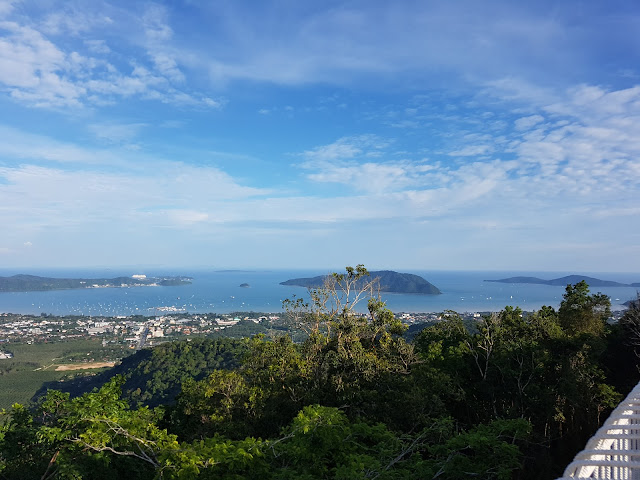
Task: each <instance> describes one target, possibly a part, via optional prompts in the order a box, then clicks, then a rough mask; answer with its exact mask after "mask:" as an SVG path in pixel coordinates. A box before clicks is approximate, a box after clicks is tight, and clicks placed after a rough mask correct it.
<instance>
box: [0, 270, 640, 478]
mask: <svg viewBox="0 0 640 480" xmlns="http://www.w3.org/2000/svg"><path fill="white" fill-rule="evenodd" d="M366 278H367V272H366V270H365V269H364V268H363V267H360V266H359V267H357V268H356V269H348V270H347V272H346V273H345V274H342V275H338V276H337V277H336V279H337V281H336V282H335V284H334V287H333V288H328V289H324V290H320V291H316V292H315V293H314V296H313V299H312V303H311V305H305V304H304V303H303V302H299V301H296V302H289V303H288V306H289V312H288V320H289V322H290V324H291V325H292V326H295V327H297V328H299V329H301V330H303V331H304V332H305V333H306V340H305V341H304V342H302V343H294V342H293V341H292V340H291V337H290V336H289V335H283V336H281V337H279V338H276V339H273V340H268V339H267V338H265V337H262V336H257V337H254V338H253V339H251V340H250V341H245V342H233V341H225V342H222V341H216V342H210V341H202V342H199V343H196V342H191V343H186V342H181V343H176V344H172V345H166V346H162V347H161V348H156V349H154V350H152V351H150V352H148V353H142V352H141V353H139V354H138V355H137V356H134V357H131V359H128V360H127V362H130V363H129V364H128V365H127V364H126V363H125V362H123V365H122V366H121V368H122V369H121V372H122V375H120V376H116V377H114V378H112V379H110V380H109V381H108V382H107V383H106V384H105V385H104V386H102V387H101V388H100V389H99V390H94V391H93V392H90V393H85V394H83V395H80V396H78V397H76V398H70V397H69V394H68V393H62V392H59V391H49V392H48V393H47V394H46V395H44V396H43V397H41V398H40V399H39V400H38V402H37V404H36V405H34V406H33V408H32V409H28V408H26V407H22V406H19V405H17V406H14V408H13V409H12V411H10V412H7V413H6V418H5V423H4V425H3V426H2V427H1V428H0V478H3V479H40V478H50V479H53V478H60V479H63V478H64V479H67V478H69V479H70V478H74V479H80V478H82V479H90V478H91V479H93V478H98V479H102V478H104V479H107V478H109V479H112V478H120V477H126V478H129V479H131V480H134V479H153V478H168V479H174V478H175V479H181V478H202V479H214V478H215V479H241V478H248V479H253V478H255V479H292V480H293V479H316V478H326V479H329V478H331V479H333V478H337V479H345V480H346V479H374V478H375V479H407V478H408V479H435V478H437V479H440V480H441V479H468V478H479V479H499V480H507V479H511V478H518V479H552V478H555V477H556V476H558V475H559V474H560V473H561V471H562V468H563V467H564V466H565V465H566V463H567V462H568V461H569V460H570V459H571V458H572V457H573V455H574V454H575V452H576V451H577V450H579V449H581V448H582V447H583V446H584V443H585V441H586V440H587V439H588V438H589V436H590V435H591V434H592V433H593V432H594V431H595V429H596V428H597V427H598V425H599V424H600V423H601V422H602V421H603V420H604V419H605V418H606V415H607V414H608V411H609V410H610V409H611V408H612V407H614V406H615V405H616V404H617V402H618V401H619V400H620V399H621V398H622V396H623V394H626V392H627V391H629V390H630V389H631V387H632V386H633V385H634V384H635V383H637V381H638V369H637V367H636V362H637V360H638V357H637V356H636V355H635V351H634V348H635V347H636V346H637V345H640V315H639V314H638V312H639V308H638V304H637V303H633V304H632V305H631V307H630V309H629V311H628V312H627V314H626V315H625V317H624V318H623V321H622V322H621V323H620V325H609V324H607V323H606V319H607V318H608V317H609V299H608V298H607V297H606V296H604V295H599V294H591V293H590V292H589V289H588V286H587V285H586V283H584V282H580V283H578V284H575V285H569V286H567V289H566V292H565V295H564V299H563V301H562V304H561V306H560V308H559V310H558V311H555V310H554V309H552V308H550V307H544V308H542V309H541V310H540V311H538V312H535V313H532V314H528V315H525V314H523V312H521V311H520V310H519V309H517V308H505V310H503V311H502V312H500V313H497V314H493V315H490V316H487V317H485V318H482V319H481V320H480V321H479V322H477V324H475V325H473V326H472V328H467V327H466V326H465V325H464V324H463V322H462V320H461V318H460V317H459V316H458V315H457V314H455V313H454V312H446V313H445V314H443V316H442V320H441V321H440V322H438V323H437V324H435V325H433V326H429V327H427V328H425V329H424V330H423V331H422V332H420V333H419V334H417V335H416V336H415V338H414V340H413V341H412V342H408V341H406V340H405V339H404V337H403V336H402V334H403V332H404V331H405V329H406V327H405V325H403V324H402V323H401V322H400V321H399V320H398V319H397V318H395V317H394V315H393V314H392V312H390V311H389V310H387V309H386V308H385V305H384V303H382V302H380V301H379V299H377V298H375V297H373V298H368V299H365V298H363V296H362V295H361V293H362V291H363V288H354V286H356V285H362V281H363V279H365V280H366ZM364 287H366V285H364ZM364 291H366V288H364ZM356 301H368V311H369V315H368V316H366V317H362V316H359V315H357V314H355V313H354V310H353V308H354V304H355V302H356ZM136 357H137V358H136ZM240 358H242V361H241V362H238V359H240ZM236 362H238V363H236ZM209 368H215V369H214V370H211V372H210V373H209V374H207V375H205V376H202V374H203V372H205V371H207V369H209ZM156 370H158V371H160V370H161V371H163V372H166V373H162V374H160V373H157V372H156ZM134 372H135V373H134ZM168 372H171V373H168ZM157 375H160V376H157ZM187 377H192V378H187ZM178 384H180V385H181V392H180V393H179V394H178V395H177V397H176V399H175V402H174V403H173V404H171V405H163V406H158V407H156V408H150V407H148V406H141V407H139V406H138V405H139V404H140V405H142V404H146V405H156V404H160V403H167V402H169V401H170V399H171V397H172V394H173V393H172V392H175V391H177V390H176V388H177V385H178ZM154 385H162V387H159V388H156V389H155V390H154V389H153V388H152V387H153V386H154ZM123 389H124V392H125V393H124V397H123V393H122V391H123ZM138 389H139V392H138ZM135 392H138V393H135ZM154 392H155V393H154ZM155 396H160V397H161V398H162V400H161V401H156V400H155ZM123 398H126V400H125V399H123Z"/></svg>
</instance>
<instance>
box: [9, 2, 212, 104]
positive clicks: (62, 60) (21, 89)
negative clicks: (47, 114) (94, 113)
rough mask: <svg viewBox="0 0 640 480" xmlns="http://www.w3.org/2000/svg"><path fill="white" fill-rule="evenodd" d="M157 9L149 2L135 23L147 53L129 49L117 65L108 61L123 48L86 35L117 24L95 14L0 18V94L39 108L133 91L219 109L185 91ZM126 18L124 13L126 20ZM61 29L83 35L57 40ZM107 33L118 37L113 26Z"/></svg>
mask: <svg viewBox="0 0 640 480" xmlns="http://www.w3.org/2000/svg"><path fill="white" fill-rule="evenodd" d="M163 11H164V10H163V9H162V8H160V7H155V6H153V5H150V6H148V9H147V13H146V14H145V15H144V16H143V19H142V20H139V22H140V26H139V28H142V30H143V31H144V33H145V37H144V38H145V40H144V43H145V48H146V54H147V55H146V57H144V56H143V57H138V58H136V57H135V53H136V49H130V50H129V51H128V52H127V54H126V57H127V58H131V54H132V53H133V54H134V57H133V58H132V59H131V61H130V63H123V64H114V63H112V62H111V61H109V60H108V58H109V59H111V58H114V59H117V58H118V57H122V51H117V52H113V50H112V49H113V47H112V48H110V47H109V46H107V44H106V40H105V39H104V38H91V36H92V32H93V31H94V30H96V31H97V32H98V33H97V34H96V35H105V33H104V31H105V30H106V31H109V29H113V28H115V27H116V25H115V24H114V22H113V20H112V19H111V18H109V17H108V16H105V15H101V14H100V13H96V12H89V11H81V10H78V9H73V10H70V11H69V12H66V11H65V12H55V13H52V14H50V15H46V16H45V18H44V20H42V21H41V22H39V23H38V22H37V21H35V20H32V21H29V19H28V18H25V17H18V16H16V20H15V21H1V22H0V32H4V35H2V36H0V91H2V90H4V91H5V92H7V93H8V94H9V95H10V96H11V98H13V99H14V100H15V101H18V102H20V103H24V104H27V105H30V106H33V107H41V108H61V107H67V108H68V107H74V108H78V107H83V106H85V105H105V104H109V103H113V102H114V101H117V100H119V99H121V98H123V97H124V98H127V97H133V96H137V97H140V98H142V99H145V100H156V101H161V102H163V103H167V104H175V105H179V106H187V107H196V108H207V109H209V108H213V109H218V108H221V106H222V102H221V101H220V100H217V99H214V98H212V97H211V96H210V95H207V94H204V93H201V92H196V91H190V90H189V89H188V88H187V85H186V83H185V81H186V77H185V75H184V73H183V72H182V71H181V69H180V66H179V64H178V57H177V54H176V53H175V52H174V51H172V50H171V49H170V47H168V46H167V45H166V42H167V41H169V40H170V39H171V33H172V32H171V28H170V27H169V26H168V25H167V24H166V23H165V22H166V14H163V13H162V12H163ZM7 12H8V10H7ZM121 15H123V14H122V13H121ZM163 15H164V16H163ZM130 21H131V18H128V19H127V23H130ZM132 28H134V29H135V28H136V27H135V26H132ZM45 33H46V36H45ZM65 34H66V35H71V36H72V37H73V36H79V35H82V36H84V37H88V38H84V39H83V40H82V42H81V43H75V44H73V46H70V44H69V42H68V38H64V37H63V40H67V41H64V42H58V43H56V41H57V38H58V37H59V36H63V35H65ZM112 34H116V35H118V33H117V31H114V32H113V33H112ZM134 35H135V33H134ZM123 40H124V41H125V42H126V41H127V40H130V41H131V40H133V39H127V38H126V37H125V38H124V39H123ZM78 49H83V50H85V52H84V53H82V52H80V51H79V50H78ZM131 63H132V64H133V68H131V67H130V64H131ZM175 85H180V88H177V87H176V86H175Z"/></svg>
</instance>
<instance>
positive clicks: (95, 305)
mask: <svg viewBox="0 0 640 480" xmlns="http://www.w3.org/2000/svg"><path fill="white" fill-rule="evenodd" d="M328 272H329V270H325V271H322V270H317V269H316V270H251V271H248V270H226V271H220V270H205V269H181V270H176V269H170V270H167V269H163V270H154V269H140V268H137V269H131V268H122V269H104V268H95V269H73V270H72V269H55V270H51V269H49V270H44V269H39V270H37V271H36V270H30V271H26V270H24V269H23V270H20V271H17V270H10V269H0V276H9V275H14V274H17V273H28V274H32V275H39V276H50V277H60V278H113V277H117V276H131V275H133V274H146V275H147V276H168V275H172V276H173V275H184V276H189V277H192V278H193V283H192V284H190V285H181V286H173V287H128V288H126V287H125V288H91V289H81V290H55V291H47V292H3V293H0V312H10V313H24V314H35V315H38V314H40V313H49V314H54V315H94V316H96V315H107V316H116V315H135V314H139V315H156V314H159V313H162V312H166V311H179V312H189V313H211V312H215V313H221V314H222V313H231V312H249V311H255V312H274V313H276V312H281V311H282V301H283V300H284V299H287V298H293V297H294V295H295V296H297V297H302V298H304V299H308V295H307V290H306V289H305V288H303V287H293V286H284V285H280V282H283V281H285V280H288V279H291V278H299V277H311V276H316V275H322V274H326V273H328ZM408 273H414V274H417V275H420V276H422V277H423V278H425V279H426V280H428V281H429V282H431V283H432V284H434V285H435V286H437V287H438V288H439V289H440V290H441V291H442V295H416V294H399V293H383V294H382V298H383V300H384V301H385V302H386V303H387V306H388V307H389V308H390V309H391V310H392V311H394V312H396V313H399V312H442V311H444V310H455V311H457V312H460V313H462V312H487V311H500V310H501V309H503V308H504V307H505V306H507V305H511V306H514V307H516V306H519V307H520V308H522V310H527V311H532V310H537V309H539V308H540V307H541V306H543V305H549V306H552V307H554V308H557V307H558V306H559V304H560V302H561V301H562V295H563V293H564V290H565V288H564V287H562V286H549V285H531V284H507V283H494V282H487V281H485V280H488V279H500V278H507V277H511V276H535V277H539V278H543V279H552V278H558V277H563V276H565V275H569V274H573V273H575V272H522V271H483V272H481V271H409V272H408ZM581 274H583V275H587V276H591V277H595V278H600V279H603V280H613V281H617V282H621V283H632V282H639V281H640V275H635V274H631V273H601V272H600V273H588V272H581ZM241 284H248V285H249V286H248V287H241V286H240V285H241ZM636 290H638V289H636V288H633V287H600V288H591V292H592V293H596V292H602V293H604V294H606V295H608V296H609V297H610V298H611V304H612V309H613V310H621V309H624V308H625V307H624V306H623V305H622V303H624V302H625V301H627V300H631V299H634V298H636ZM362 308H363V309H364V308H366V304H363V305H362Z"/></svg>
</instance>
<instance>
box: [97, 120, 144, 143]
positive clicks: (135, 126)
mask: <svg viewBox="0 0 640 480" xmlns="http://www.w3.org/2000/svg"><path fill="white" fill-rule="evenodd" d="M146 126H147V124H145V123H128V124H113V123H111V124H91V125H88V126H87V128H88V129H89V131H90V132H91V133H92V134H93V135H95V136H96V137H97V138H99V139H101V140H105V141H107V142H109V143H122V142H130V141H131V140H133V139H134V138H135V137H136V136H137V135H138V133H139V132H140V130H141V129H143V128H144V127H146Z"/></svg>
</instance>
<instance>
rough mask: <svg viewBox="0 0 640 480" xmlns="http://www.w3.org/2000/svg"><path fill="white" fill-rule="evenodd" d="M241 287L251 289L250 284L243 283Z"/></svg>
mask: <svg viewBox="0 0 640 480" xmlns="http://www.w3.org/2000/svg"><path fill="white" fill-rule="evenodd" d="M240 286H241V287H242V288H249V287H250V286H251V285H249V284H248V283H241V284H240Z"/></svg>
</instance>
